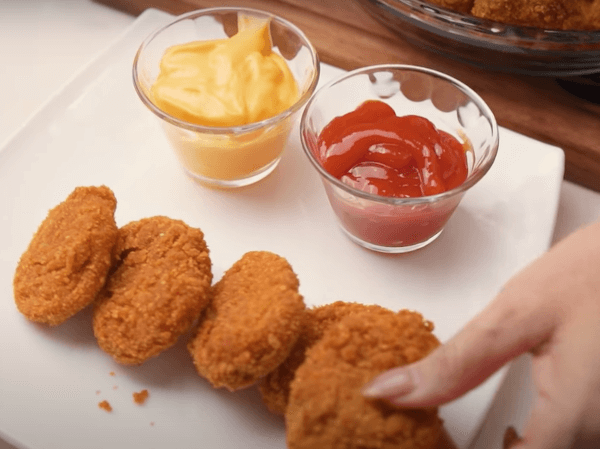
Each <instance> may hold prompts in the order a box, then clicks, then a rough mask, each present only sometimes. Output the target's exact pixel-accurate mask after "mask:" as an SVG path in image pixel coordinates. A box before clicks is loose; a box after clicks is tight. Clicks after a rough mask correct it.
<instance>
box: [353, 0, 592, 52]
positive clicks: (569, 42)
mask: <svg viewBox="0 0 600 449" xmlns="http://www.w3.org/2000/svg"><path fill="white" fill-rule="evenodd" d="M363 1H367V2H369V3H372V4H378V5H379V6H380V7H381V8H382V9H385V10H388V11H390V12H391V13H392V14H393V15H395V16H396V17H401V18H402V19H404V20H409V21H411V22H413V23H415V22H416V23H418V24H419V25H420V26H421V27H423V28H426V29H430V28H431V27H435V28H437V29H438V30H440V31H444V32H451V33H452V34H456V35H459V36H462V37H463V38H467V39H470V40H473V41H478V42H480V44H487V45H493V46H512V47H514V46H519V47H521V48H523V49H524V50H526V51H531V52H552V51H556V52H568V51H576V50H580V49H579V47H580V46H582V45H593V46H594V48H592V49H585V48H584V49H583V50H582V51H593V52H600V30H598V31H595V30H591V31H590V30H551V29H543V28H536V27H528V26H520V25H512V24H506V23H502V22H496V21H493V20H489V19H481V18H478V17H474V16H471V15H468V14H463V13H460V12H458V11H452V10H449V9H447V8H444V7H443V6H439V5H436V4H433V3H431V2H427V1H422V0H358V3H362V2H363ZM396 5H397V6H396ZM399 7H403V8H405V9H406V10H401V9H398V8H399ZM409 8H410V11H409V10H408V9H409ZM409 12H410V14H407V13H409ZM425 17H427V18H428V19H430V20H428V21H424V18H425ZM453 25H454V26H453ZM456 25H459V26H456ZM449 26H453V27H452V28H451V29H449V28H448V27H449ZM475 33H476V34H475ZM535 45H541V47H539V48H536V47H535ZM552 45H557V46H558V45H560V47H561V48H551V46H552ZM596 45H597V47H595V46H596Z"/></svg>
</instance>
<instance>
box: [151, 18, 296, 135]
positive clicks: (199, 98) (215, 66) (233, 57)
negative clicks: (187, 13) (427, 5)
mask: <svg viewBox="0 0 600 449" xmlns="http://www.w3.org/2000/svg"><path fill="white" fill-rule="evenodd" d="M238 26H239V27H240V31H239V32H238V33H237V34H235V35H234V36H232V37H230V38H229V39H219V40H213V41H197V42H190V43H187V44H182V45H175V46H173V47H170V48H168V49H167V51H166V52H165V54H164V55H163V57H162V60H161V62H160V74H159V75H158V78H157V79H156V81H155V82H154V84H153V85H152V89H151V94H152V98H153V99H154V101H155V103H156V105H157V106H158V107H159V108H161V109H162V110H163V111H165V112H166V113H168V114H170V115H172V116H174V117H177V118H179V119H181V120H184V121H187V122H190V123H195V124H198V125H203V126H215V127H228V126H239V125H246V124H248V123H254V122H260V121H261V120H264V119H267V118H270V117H274V116H276V115H277V114H279V113H281V112H283V111H285V110H286V109H288V108H289V107H290V106H292V105H293V104H294V103H295V102H296V101H297V100H298V97H299V94H298V86H297V84H296V80H295V79H294V76H293V75H292V73H291V71H290V69H289V68H288V66H287V63H286V62H285V60H284V59H283V58H282V57H281V56H280V55H278V54H277V53H275V52H273V51H272V48H271V35H270V32H269V22H268V21H262V23H256V22H253V21H242V20H240V21H239V24H238Z"/></svg>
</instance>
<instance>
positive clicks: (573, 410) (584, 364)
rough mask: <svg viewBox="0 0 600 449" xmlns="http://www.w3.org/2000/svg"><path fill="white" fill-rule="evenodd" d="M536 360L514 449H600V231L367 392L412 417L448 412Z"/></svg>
mask: <svg viewBox="0 0 600 449" xmlns="http://www.w3.org/2000/svg"><path fill="white" fill-rule="evenodd" d="M526 351H530V352H531V353H532V354H533V363H532V369H533V380H534V383H535V386H536V390H537V400H536V402H535V405H534V409H533V411H532V414H531V417H530V419H529V421H528V423H527V426H526V428H525V430H524V432H523V435H522V441H520V442H518V443H516V444H515V445H514V446H513V448H514V449H568V448H577V449H583V448H594V449H597V448H600V223H596V224H594V225H592V226H590V227H588V228H585V229H582V230H579V231H577V232H575V233H573V234H572V235H571V236H569V237H567V238H566V239H564V240H563V241H562V242H560V243H559V244H557V245H555V246H554V247H553V248H552V249H551V250H550V251H549V252H548V253H546V254H545V255H543V256H542V257H540V258H539V259H538V260H536V261H535V262H533V263H532V264H531V265H530V266H528V267H527V268H526V269H524V270H523V271H522V272H520V273H519V274H517V275H516V276H515V277H513V278H512V279H511V280H510V281H509V282H508V283H507V284H506V286H505V288H504V289H503V290H502V291H501V292H500V293H499V294H498V296H497V297H496V298H495V299H494V300H493V301H492V302H491V303H490V304H489V305H488V307H487V308H486V309H485V310H483V311H482V312H481V313H480V314H479V315H478V316H477V317H475V318H474V319H473V320H472V321H471V322H469V323H468V324H467V325H466V326H465V327H464V328H463V329H462V330H461V331H460V332H459V333H458V334H457V335H456V336H455V337H453V338H452V339H451V340H450V341H448V342H447V343H446V344H444V345H442V346H440V347H439V348H438V349H437V350H436V351H434V352H433V353H432V354H430V355H429V356H428V357H426V358H425V359H423V360H420V361H419V362H416V363H414V364H412V365H409V366H406V367H402V368H396V369H393V370H390V371H387V372H385V373H383V374H381V375H380V376H378V377H377V378H375V379H374V380H373V381H372V382H371V383H369V384H368V385H366V386H365V388H364V390H363V392H364V394H365V395H366V396H369V397H379V398H387V399H388V400H390V401H391V402H393V403H395V404H398V405H401V406H406V407H424V406H434V405H440V404H443V403H445V402H448V401H451V400H453V399H455V398H458V397H459V396H461V395H462V394H464V393H466V392H467V391H469V390H471V389H472V388H474V387H476V386H478V385H479V384H480V383H482V382H483V381H484V380H485V379H487V378H488V377H489V376H490V375H491V374H492V373H494V372H495V371H496V370H498V369H499V368H500V367H501V366H503V365H504V364H505V363H506V362H508V361H509V360H511V359H513V358H514V357H516V356H518V355H520V354H522V353H524V352H526Z"/></svg>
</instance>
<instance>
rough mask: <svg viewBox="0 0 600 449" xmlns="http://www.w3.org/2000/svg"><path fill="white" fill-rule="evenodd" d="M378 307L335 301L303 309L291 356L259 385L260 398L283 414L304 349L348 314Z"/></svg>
mask: <svg viewBox="0 0 600 449" xmlns="http://www.w3.org/2000/svg"><path fill="white" fill-rule="evenodd" d="M373 307H378V306H367V305H364V304H358V303H351V302H343V301H336V302H334V303H331V304H326V305H324V306H319V307H313V308H311V309H306V311H305V312H304V314H303V316H302V325H301V327H300V335H299V337H298V341H297V342H296V344H295V345H294V347H293V349H292V351H291V352H290V355H289V356H288V357H287V359H285V361H284V362H283V363H282V364H281V365H279V366H278V367H277V368H276V369H275V370H274V371H272V372H270V373H269V374H267V375H266V376H265V377H264V378H263V379H262V380H261V381H260V384H259V389H260V392H261V394H262V398H263V401H264V403H265V405H266V406H267V408H268V409H269V410H270V411H272V412H273V413H278V414H281V415H283V414H284V413H285V409H286V407H287V403H288V398H289V395H290V384H291V382H292V380H293V379H294V374H295V372H296V370H297V369H298V367H299V366H300V365H302V363H303V362H304V356H305V353H306V350H307V349H308V348H310V347H311V346H312V345H314V344H315V343H316V342H317V341H319V340H320V339H321V337H322V336H323V333H324V332H325V330H326V329H327V328H328V327H329V326H330V325H331V324H333V323H337V322H338V321H339V320H340V319H342V318H343V317H345V316H347V315H348V314H350V313H353V312H357V311H362V310H365V309H368V308H373Z"/></svg>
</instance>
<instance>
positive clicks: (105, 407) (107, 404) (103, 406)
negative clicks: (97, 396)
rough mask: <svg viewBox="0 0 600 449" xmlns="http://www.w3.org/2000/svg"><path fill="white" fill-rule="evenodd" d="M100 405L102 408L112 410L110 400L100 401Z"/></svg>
mask: <svg viewBox="0 0 600 449" xmlns="http://www.w3.org/2000/svg"><path fill="white" fill-rule="evenodd" d="M98 407H100V408H101V409H102V410H106V411H107V412H112V407H111V406H110V404H109V403H108V401H102V402H98Z"/></svg>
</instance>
